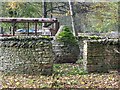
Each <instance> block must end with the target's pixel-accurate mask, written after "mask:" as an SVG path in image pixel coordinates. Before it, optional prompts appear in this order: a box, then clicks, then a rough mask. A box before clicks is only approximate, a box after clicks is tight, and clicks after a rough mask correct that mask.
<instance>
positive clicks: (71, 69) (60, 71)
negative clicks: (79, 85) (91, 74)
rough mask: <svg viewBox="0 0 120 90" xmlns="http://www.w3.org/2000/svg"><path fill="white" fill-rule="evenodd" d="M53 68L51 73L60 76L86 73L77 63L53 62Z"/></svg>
mask: <svg viewBox="0 0 120 90" xmlns="http://www.w3.org/2000/svg"><path fill="white" fill-rule="evenodd" d="M53 69H54V72H53V73H54V74H57V75H60V76H64V75H65V76H66V75H67V76H69V75H84V74H87V71H85V70H83V68H81V67H80V65H79V64H54V65H53Z"/></svg>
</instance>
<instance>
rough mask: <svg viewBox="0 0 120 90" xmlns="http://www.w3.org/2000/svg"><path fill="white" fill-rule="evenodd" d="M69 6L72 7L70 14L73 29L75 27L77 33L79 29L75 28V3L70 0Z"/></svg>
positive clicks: (74, 32)
mask: <svg viewBox="0 0 120 90" xmlns="http://www.w3.org/2000/svg"><path fill="white" fill-rule="evenodd" d="M69 8H70V16H71V23H72V29H73V31H72V32H73V35H74V36H76V35H77V31H76V30H75V16H74V14H73V3H72V2H71V0H69Z"/></svg>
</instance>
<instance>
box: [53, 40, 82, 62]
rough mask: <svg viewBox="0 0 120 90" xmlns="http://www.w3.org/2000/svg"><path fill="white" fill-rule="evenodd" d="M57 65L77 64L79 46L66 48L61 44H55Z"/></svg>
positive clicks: (55, 42)
mask: <svg viewBox="0 0 120 90" xmlns="http://www.w3.org/2000/svg"><path fill="white" fill-rule="evenodd" d="M53 50H54V53H55V61H54V62H55V63H75V62H76V61H77V60H78V58H79V53H80V51H79V46H72V45H70V46H68V45H67V46H66V45H64V44H62V43H60V42H57V41H54V42H53Z"/></svg>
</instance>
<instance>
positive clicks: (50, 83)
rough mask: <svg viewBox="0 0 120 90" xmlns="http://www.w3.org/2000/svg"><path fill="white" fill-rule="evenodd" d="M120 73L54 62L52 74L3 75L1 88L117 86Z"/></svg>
mask: <svg viewBox="0 0 120 90" xmlns="http://www.w3.org/2000/svg"><path fill="white" fill-rule="evenodd" d="M119 78H120V75H119V74H118V72H117V71H111V72H110V73H89V74H88V73H87V72H85V71H83V70H82V69H80V66H79V64H55V65H54V72H53V75H52V76H43V75H17V74H16V75H12V76H10V75H3V76H2V87H3V88H8V87H9V88H119V83H120V81H119Z"/></svg>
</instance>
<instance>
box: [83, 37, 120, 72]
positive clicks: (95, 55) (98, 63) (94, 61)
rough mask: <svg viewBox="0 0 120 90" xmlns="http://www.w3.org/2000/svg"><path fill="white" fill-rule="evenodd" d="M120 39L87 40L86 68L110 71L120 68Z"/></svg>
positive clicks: (85, 52) (84, 58) (84, 50)
mask: <svg viewBox="0 0 120 90" xmlns="http://www.w3.org/2000/svg"><path fill="white" fill-rule="evenodd" d="M119 46H120V41H119V40H118V39H108V40H106V39H100V40H85V41H84V49H83V64H84V69H85V70H87V71H88V72H108V71H109V70H118V69H120V48H119Z"/></svg>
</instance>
